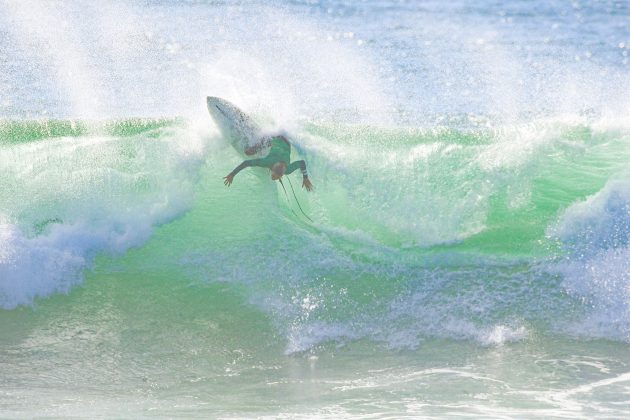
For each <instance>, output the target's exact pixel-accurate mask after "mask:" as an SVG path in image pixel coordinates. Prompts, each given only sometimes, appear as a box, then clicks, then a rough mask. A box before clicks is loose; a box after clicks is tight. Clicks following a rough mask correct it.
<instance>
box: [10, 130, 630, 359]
mask: <svg viewBox="0 0 630 420" xmlns="http://www.w3.org/2000/svg"><path fill="white" fill-rule="evenodd" d="M211 128H212V127H211V125H210V124H208V125H207V127H205V128H203V129H196V128H195V124H194V123H193V122H191V121H185V120H137V119H136V120H112V121H109V122H104V123H98V124H97V123H88V122H80V121H79V122H76V121H63V120H62V121H44V122H39V123H33V122H20V121H6V122H5V123H4V130H5V133H7V134H6V137H5V139H6V140H5V145H4V146H3V148H2V155H1V158H2V162H3V163H4V164H3V168H4V169H3V173H2V179H3V181H2V183H3V188H2V192H3V193H2V194H3V196H2V197H1V198H2V202H3V209H2V210H3V215H2V230H1V232H2V239H3V241H2V253H1V255H2V265H1V266H0V269H1V270H2V271H1V272H2V283H1V287H2V289H1V290H2V293H0V296H1V297H2V300H1V301H0V304H1V305H2V307H3V308H5V309H12V308H15V307H16V306H18V305H24V304H27V305H28V304H32V303H33V300H34V299H35V298H36V297H45V296H49V295H50V294H52V293H59V292H63V293H67V292H69V291H70V290H71V288H72V287H73V286H74V285H76V284H79V283H81V281H82V279H83V278H84V276H85V270H86V269H89V268H91V267H93V261H94V257H95V256H97V255H100V254H107V255H121V254H124V253H125V252H127V251H128V250H129V249H130V248H133V247H140V246H143V244H145V243H146V241H147V240H149V238H150V237H151V235H152V232H153V231H154V230H155V228H156V226H161V225H164V224H167V225H169V224H171V223H172V221H173V220H178V221H177V223H178V224H179V225H180V227H179V228H178V229H176V230H171V229H169V230H171V234H170V235H169V237H168V238H162V239H161V240H163V241H165V243H164V244H163V246H168V248H169V253H170V254H171V256H170V257H169V258H167V259H165V256H164V255H162V254H161V253H158V254H156V255H149V256H147V260H145V261H144V262H143V264H148V265H155V266H163V265H164V264H166V263H167V261H168V266H167V267H165V268H164V269H165V270H176V271H182V270H183V271H185V272H186V273H189V275H191V276H192V278H193V279H194V281H195V282H198V283H199V284H203V283H207V282H211V283H212V282H216V281H229V282H234V283H236V284H240V285H243V287H245V288H246V293H247V295H248V296H250V298H251V299H252V300H253V303H254V304H255V305H256V306H257V307H259V308H260V309H261V310H262V311H263V312H265V313H267V314H269V315H270V316H272V318H273V319H274V322H276V324H277V327H278V328H279V331H281V333H282V335H283V336H284V337H285V339H286V340H287V348H286V351H287V352H289V353H290V352H294V351H304V350H307V349H309V348H312V347H313V346H314V345H318V344H321V343H324V342H326V341H329V340H333V341H336V340H340V341H344V340H354V339H357V338H361V337H368V338H370V339H374V340H377V341H383V342H386V343H387V344H388V345H391V346H394V347H398V346H402V347H411V348H415V347H416V346H418V345H419V344H420V343H421V342H422V340H424V339H426V338H427V337H450V338H466V339H472V340H475V341H478V342H480V343H493V342H495V341H497V342H503V341H504V340H508V341H509V340H512V339H522V338H524V337H526V336H527V335H528V334H529V333H531V330H532V329H533V330H534V331H535V330H536V329H538V328H543V329H544V330H550V329H551V330H554V329H556V328H557V329H560V330H563V331H565V332H569V333H570V331H572V328H577V327H575V325H574V323H575V322H578V325H582V324H580V321H579V319H582V317H584V316H585V317H586V318H585V319H586V320H587V321H584V322H592V319H593V317H597V322H598V326H599V327H598V328H597V331H592V332H590V333H589V332H588V329H584V328H580V330H581V331H582V332H581V334H586V335H587V336H598V335H600V334H602V335H604V336H606V337H608V338H612V339H617V340H621V341H626V340H628V335H627V331H628V328H629V327H630V324H628V320H627V318H626V317H625V316H621V317H620V314H623V313H625V311H626V310H627V307H628V306H627V305H628V303H627V296H626V294H625V292H624V290H625V283H626V280H627V273H628V271H627V264H626V260H627V259H626V258H625V257H626V256H627V249H628V240H629V237H630V229H629V228H628V223H629V219H628V197H627V195H628V191H629V190H628V188H627V185H626V182H625V181H624V179H625V178H624V174H625V173H626V171H627V170H628V167H627V162H629V161H630V152H628V150H630V148H628V132H627V131H625V130H624V129H605V128H604V129H602V128H595V127H594V126H592V125H591V126H589V125H587V124H586V123H582V124H579V123H576V122H566V121H564V122H563V121H548V120H547V121H545V120H543V121H537V122H533V123H531V124H525V125H515V126H509V127H505V128H502V129H494V130H485V129H449V128H446V127H443V128H434V129H430V130H424V129H408V128H403V129H379V128H374V127H370V126H356V125H351V126H342V125H338V124H337V125H321V124H320V125H318V124H314V123H309V124H307V125H305V126H304V127H303V128H302V130H301V131H296V132H295V133H292V134H290V136H291V138H292V139H294V141H295V142H296V145H297V147H298V149H299V151H295V152H294V153H299V154H300V155H302V156H303V157H304V158H305V159H306V160H307V161H308V162H309V167H310V169H309V170H310V172H311V174H312V178H313V179H314V180H317V194H311V195H308V194H306V193H305V192H304V191H303V190H302V189H301V188H300V181H299V180H298V179H297V177H293V178H294V179H293V183H292V184H291V185H287V187H288V188H291V187H293V188H294V189H296V191H295V197H294V196H293V195H292V193H291V190H290V189H289V193H288V194H287V195H285V194H284V193H283V192H282V190H276V186H274V184H273V183H272V182H271V181H269V180H267V179H266V175H265V173H264V170H262V169H252V170H248V171H245V172H243V173H242V174H239V176H238V178H237V180H236V182H235V184H234V186H233V188H231V189H226V188H225V187H224V186H223V185H222V183H221V182H220V180H221V177H222V175H224V174H225V173H228V172H229V171H230V170H231V168H232V167H233V166H236V165H237V164H238V162H239V160H238V154H237V153H236V151H235V150H233V149H232V148H230V147H229V146H227V143H226V142H225V141H224V140H225V139H222V138H221V135H220V133H219V132H217V131H212V129H211ZM515 139H516V140H515ZM257 172H261V173H262V177H256V176H254V175H261V174H257ZM289 180H290V179H289ZM298 203H299V204H300V206H302V208H303V210H304V211H305V212H306V214H307V215H309V216H310V217H311V218H312V219H313V220H314V223H308V221H307V220H306V218H305V217H304V216H302V214H301V212H300V211H299V207H298V206H297V204H298ZM235 206H237V207H238V209H239V211H238V212H235V211H233V210H229V212H228V213H226V210H228V209H231V208H234V207H235ZM187 212H189V214H187ZM201 214H203V216H201ZM165 229H166V228H165ZM200 238H206V239H204V240H203V241H202V244H203V246H193V245H192V244H195V243H196V242H197V241H199V240H200ZM157 241H158V242H159V241H160V239H158V240H157ZM169 244H170V245H169ZM263 250H264V251H263ZM217 261H221V264H219V265H218V264H217ZM279 267H282V269H281V271H278V268H279ZM573 272H575V273H580V274H579V275H577V274H572V273H573ZM230 273H234V274H230ZM288 289H289V290H291V291H292V292H291V293H288V294H287V290H288ZM580 299H584V303H582V304H579V305H577V306H576V301H579V300H580ZM587 302H588V303H587ZM589 304H590V305H593V306H594V307H595V308H599V309H601V310H598V309H595V311H594V312H593V311H592V310H591V309H589V308H588V305H589ZM582 311H587V312H589V313H588V314H586V315H585V314H583V313H582ZM602 311H603V312H602ZM357 316H358V317H359V318H357ZM384 319H385V320H387V321H386V325H387V327H386V328H384V326H383V322H384V321H383V320H384ZM569 324H572V325H573V327H570V326H569ZM602 325H605V326H606V328H603V329H602V328H601V327H602Z"/></svg>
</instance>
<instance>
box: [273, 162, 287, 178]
mask: <svg viewBox="0 0 630 420" xmlns="http://www.w3.org/2000/svg"><path fill="white" fill-rule="evenodd" d="M286 170H287V164H286V163H284V162H277V163H274V164H273V166H272V167H271V179H273V180H274V181H276V180H278V179H280V178H282V175H284V173H285V172H286Z"/></svg>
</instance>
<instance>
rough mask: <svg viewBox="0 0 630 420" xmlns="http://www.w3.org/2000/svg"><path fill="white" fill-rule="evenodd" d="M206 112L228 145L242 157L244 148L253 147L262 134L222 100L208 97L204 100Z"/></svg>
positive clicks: (242, 113) (253, 124)
mask: <svg viewBox="0 0 630 420" xmlns="http://www.w3.org/2000/svg"><path fill="white" fill-rule="evenodd" d="M206 102H207V105H208V112H209V113H210V115H211V116H212V118H213V119H214V121H215V122H216V124H217V126H218V127H219V129H220V130H221V132H222V133H223V135H224V136H225V137H226V138H227V139H228V141H229V142H230V144H231V145H232V146H233V147H234V148H235V149H236V150H237V151H238V152H239V153H240V154H241V155H243V156H244V157H248V158H251V157H252V156H246V155H245V148H247V147H249V146H253V145H255V144H256V143H257V142H258V141H259V140H260V136H261V134H262V130H261V128H260V127H259V126H258V124H256V122H254V120H253V119H252V118H251V117H249V116H248V115H247V114H245V113H244V112H243V111H241V110H240V109H239V108H238V107H237V106H236V105H234V104H232V103H231V102H229V101H226V100H225V99H222V98H217V97H215V96H208V97H207V98H206Z"/></svg>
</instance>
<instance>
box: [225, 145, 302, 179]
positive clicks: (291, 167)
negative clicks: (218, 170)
mask: <svg viewBox="0 0 630 420" xmlns="http://www.w3.org/2000/svg"><path fill="white" fill-rule="evenodd" d="M270 143H271V149H270V150H269V153H268V154H267V156H265V157H264V158H259V159H250V160H246V161H244V162H243V163H241V164H240V165H238V166H237V167H236V168H235V169H234V170H233V171H232V172H231V174H230V175H236V174H237V173H239V172H240V171H241V170H242V169H244V168H247V167H248V166H258V167H262V168H269V169H271V167H272V166H273V165H275V164H276V163H278V162H284V163H285V164H286V165H287V170H286V171H285V174H286V175H288V174H290V173H292V172H294V171H295V170H296V169H297V168H300V169H301V170H302V175H303V176H304V177H307V173H306V163H305V162H304V161H303V160H296V161H295V162H292V163H291V164H289V162H290V159H291V145H290V144H289V142H288V141H287V140H286V139H285V138H284V137H281V136H278V137H273V138H272V139H271V141H270Z"/></svg>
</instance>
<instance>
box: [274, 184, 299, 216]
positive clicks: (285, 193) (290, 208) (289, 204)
mask: <svg viewBox="0 0 630 420" xmlns="http://www.w3.org/2000/svg"><path fill="white" fill-rule="evenodd" d="M278 181H280V185H282V189H283V190H284V196H285V197H286V198H287V205H288V206H289V210H291V213H293V215H294V216H295V217H297V218H298V219H299V218H300V217H299V216H298V215H297V213H296V212H295V211H293V207H291V201H290V200H289V194H287V189H286V188H284V184H283V183H282V178H278Z"/></svg>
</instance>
